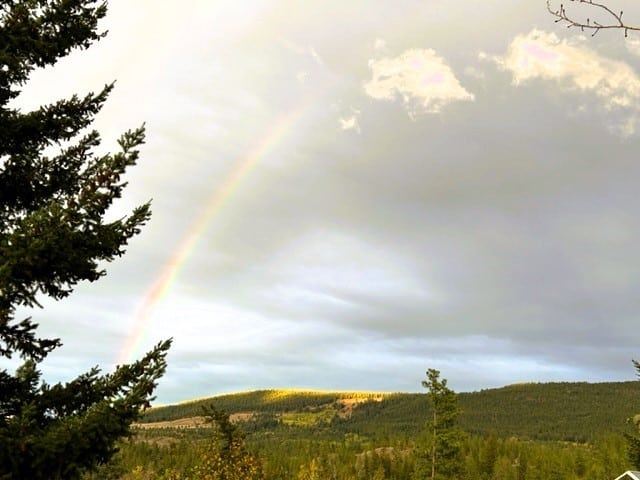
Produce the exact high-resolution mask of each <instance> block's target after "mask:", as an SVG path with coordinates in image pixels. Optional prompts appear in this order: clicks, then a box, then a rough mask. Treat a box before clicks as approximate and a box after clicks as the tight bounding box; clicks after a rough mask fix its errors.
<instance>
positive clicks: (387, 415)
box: [142, 382, 640, 442]
mask: <svg viewBox="0 0 640 480" xmlns="http://www.w3.org/2000/svg"><path fill="white" fill-rule="evenodd" d="M459 401H460V405H461V407H462V409H463V415H462V416H461V418H460V426H461V427H462V428H463V429H464V430H466V431H468V432H470V433H474V434H479V435H489V434H491V433H493V434H495V435H497V436H499V437H502V438H509V437H518V438H522V439H534V440H564V441H572V442H587V441H593V440H595V439H597V438H598V437H599V436H600V435H602V434H605V433H612V432H613V433H619V432H624V431H627V432H628V431H630V428H631V427H630V426H629V425H627V424H626V419H627V418H628V417H630V416H632V415H634V414H635V413H638V412H640V382H611V383H536V384H532V383H530V384H518V385H510V386H506V387H502V388H496V389H487V390H482V391H479V392H471V393H460V394H459ZM206 404H214V405H215V406H216V407H217V408H220V409H223V410H225V411H227V412H229V413H231V414H240V413H242V414H244V416H243V418H244V419H246V420H245V422H246V428H247V429H248V430H251V431H263V430H269V429H273V428H274V427H276V426H283V427H292V428H293V427H299V428H303V429H310V428H312V429H313V430H314V435H321V436H325V437H328V438H331V437H336V438H337V437H339V436H343V435H344V434H346V433H350V434H359V435H364V436H368V437H379V436H384V435H391V436H413V435H415V434H417V433H418V432H419V431H420V430H421V429H422V427H423V419H426V418H427V415H428V411H427V410H428V409H427V400H426V396H425V395H424V394H418V393H364V392H355V393H353V392H309V391H294V390H291V391H287V390H262V391H255V392H247V393H238V394H230V395H220V396H215V397H211V398H208V399H201V400H197V401H191V402H186V403H181V404H177V405H171V406H166V407H158V408H153V409H151V410H150V411H149V412H147V413H146V414H145V416H144V418H143V420H142V421H143V422H160V421H170V420H176V419H184V418H189V417H196V416H198V415H200V414H201V413H202V406H203V405H206Z"/></svg>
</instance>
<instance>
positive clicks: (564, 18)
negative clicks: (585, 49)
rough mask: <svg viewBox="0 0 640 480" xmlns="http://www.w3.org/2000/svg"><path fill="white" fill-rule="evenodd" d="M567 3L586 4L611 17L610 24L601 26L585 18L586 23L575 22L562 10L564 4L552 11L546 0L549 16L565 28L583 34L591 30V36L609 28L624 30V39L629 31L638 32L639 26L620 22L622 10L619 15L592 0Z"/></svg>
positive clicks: (571, 0)
mask: <svg viewBox="0 0 640 480" xmlns="http://www.w3.org/2000/svg"><path fill="white" fill-rule="evenodd" d="M569 1H570V2H576V3H586V4H587V5H589V6H590V7H594V8H595V9H600V10H601V11H604V12H605V13H606V14H607V16H608V17H611V18H612V20H611V23H606V24H601V23H599V22H597V21H591V19H590V18H589V17H587V20H586V21H579V20H576V18H575V17H572V16H569V15H568V14H567V11H566V10H565V8H564V4H562V3H561V4H560V8H559V9H557V10H554V9H553V8H551V4H550V0H547V10H548V11H549V13H551V15H553V16H554V17H556V23H558V22H565V23H566V24H567V28H571V27H577V28H579V29H580V30H581V31H583V32H584V31H585V30H591V31H592V32H593V33H592V34H591V36H594V35H595V34H596V33H598V32H599V31H600V30H605V29H611V28H617V29H621V30H624V36H625V37H626V36H627V35H628V33H629V31H630V30H632V31H640V26H635V25H629V24H626V23H625V22H624V21H623V20H622V14H623V13H624V11H622V10H621V11H620V13H616V12H614V11H613V10H611V8H609V7H608V6H607V5H606V4H604V3H597V2H594V1H593V0H569Z"/></svg>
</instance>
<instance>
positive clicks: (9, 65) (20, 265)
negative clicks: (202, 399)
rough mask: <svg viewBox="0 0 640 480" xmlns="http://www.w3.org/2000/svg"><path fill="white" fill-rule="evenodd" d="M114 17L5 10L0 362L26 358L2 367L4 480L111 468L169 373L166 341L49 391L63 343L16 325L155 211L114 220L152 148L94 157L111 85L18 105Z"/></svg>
mask: <svg viewBox="0 0 640 480" xmlns="http://www.w3.org/2000/svg"><path fill="white" fill-rule="evenodd" d="M105 14H106V4H105V3H103V2H102V1H94V0H5V1H2V2H0V357H5V358H11V357H12V356H16V355H17V356H19V357H20V358H22V359H23V361H24V363H23V364H22V365H21V366H20V368H18V369H17V371H16V372H15V373H14V374H11V373H9V372H8V371H7V370H2V371H0V478H1V479H32V480H37V479H44V478H46V479H62V478H77V477H78V476H79V475H80V473H81V472H82V471H84V470H90V469H92V468H93V467H94V466H95V465H96V464H99V463H102V462H105V461H107V460H108V459H109V458H110V457H111V455H112V454H113V453H114V451H115V450H116V449H115V447H114V444H115V441H116V440H117V439H118V438H121V437H122V436H123V435H126V434H127V433H128V428H129V425H130V423H131V422H132V421H133V420H134V419H136V418H137V416H138V414H139V412H140V410H141V409H142V408H144V407H146V406H148V404H149V402H150V400H151V399H152V393H153V390H154V388H155V386H156V383H157V380H158V379H159V378H160V377H161V376H162V374H163V373H164V371H165V368H166V363H165V356H166V353H167V350H168V348H169V345H170V342H169V341H166V342H162V343H160V344H158V345H157V346H156V347H155V348H154V349H153V350H152V351H151V352H149V353H148V354H147V355H146V356H145V357H144V358H143V359H142V360H140V361H138V362H135V363H133V364H131V365H122V366H119V367H118V368H117V369H116V370H115V372H113V373H112V374H108V375H100V371H99V369H98V368H94V369H92V370H90V371H89V372H87V373H85V374H83V375H80V376H79V377H78V378H76V379H75V380H72V381H70V382H68V383H66V384H56V385H48V384H46V383H45V382H43V381H42V380H41V375H40V372H39V370H38V364H39V363H40V362H42V361H43V360H44V359H45V357H46V356H47V355H48V354H49V353H50V352H51V351H52V350H54V349H55V348H57V347H60V346H61V341H60V339H57V338H39V336H38V335H37V332H36V330H37V327H38V325H37V323H35V322H34V321H33V320H32V319H31V318H26V319H21V318H16V317H17V313H16V312H17V309H18V308H31V307H37V306H39V303H38V295H46V296H49V297H51V298H53V299H55V300H59V299H62V298H64V297H66V296H68V295H69V294H70V293H71V292H72V290H73V288H74V286H75V285H76V284H77V283H78V282H80V281H82V280H88V281H95V280H98V279H99V278H100V277H102V276H103V275H104V274H105V272H104V269H103V268H102V266H101V264H102V262H109V261H111V260H113V259H114V258H115V257H118V256H121V255H122V254H123V253H124V247H125V246H126V244H127V242H128V240H129V239H130V238H131V237H132V236H134V235H135V234H137V233H138V232H139V230H140V227H141V226H142V225H143V224H144V223H145V222H146V221H147V220H148V218H149V215H150V209H149V205H148V204H144V205H142V206H140V207H138V208H136V209H135V210H134V211H133V212H132V213H131V214H130V215H129V216H127V217H124V218H122V219H120V220H116V221H111V222H107V221H106V220H105V214H106V212H107V210H108V208H109V207H110V205H111V204H112V202H113V201H114V199H116V198H118V197H120V195H121V193H122V190H123V188H124V187H125V185H126V183H125V182H123V181H122V176H123V174H124V173H125V171H126V170H127V168H129V167H131V166H133V165H134V164H135V163H136V160H137V158H138V147H139V146H140V145H141V144H142V143H143V142H144V128H138V129H136V130H133V131H129V132H126V133H125V134H123V135H122V137H121V138H120V140H119V146H120V150H119V151H118V152H117V153H115V154H106V155H101V156H97V155H96V154H94V153H93V150H94V149H95V148H96V147H98V145H99V144H100V136H99V134H98V133H97V132H96V131H94V130H90V129H88V127H89V126H90V125H91V122H92V121H93V119H94V117H95V115H96V114H97V113H98V112H99V111H100V109H101V107H102V105H103V104H104V102H105V101H106V99H107V96H108V94H109V92H111V90H112V88H113V84H111V85H106V86H105V87H104V88H103V89H102V91H100V92H99V93H97V94H94V93H89V94H87V95H86V96H84V97H82V98H81V97H78V96H75V95H74V96H73V97H71V98H70V99H66V100H59V101H57V102H55V103H52V104H49V105H45V106H42V107H40V108H38V109H36V110H34V111H27V112H24V111H21V110H19V109H18V108H15V107H13V106H12V105H11V101H12V100H13V99H14V98H16V97H17V96H18V95H19V94H20V91H21V88H22V87H23V86H24V84H25V83H26V81H27V80H28V78H29V74H30V73H31V72H32V71H33V70H34V69H35V68H40V67H45V66H47V65H53V64H55V63H56V61H57V60H58V59H59V58H61V57H64V56H66V55H67V54H69V53H70V52H71V51H72V50H74V49H85V48H88V47H89V46H90V45H91V44H92V43H93V42H95V41H97V40H99V39H100V38H101V37H102V36H103V35H104V34H103V33H100V32H99V31H98V21H99V20H100V19H101V18H103V17H104V15H105Z"/></svg>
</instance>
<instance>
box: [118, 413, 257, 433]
mask: <svg viewBox="0 0 640 480" xmlns="http://www.w3.org/2000/svg"><path fill="white" fill-rule="evenodd" d="M254 416H255V413H254V412H239V413H232V414H231V415H229V419H230V420H231V421H232V422H247V421H249V420H251V419H252V418H253V417H254ZM131 426H132V427H133V428H141V429H144V430H146V429H152V428H203V427H205V428H207V427H210V426H211V423H209V422H207V417H202V416H200V417H188V418H179V419H177V420H167V421H165V422H150V423H133V424H132V425H131Z"/></svg>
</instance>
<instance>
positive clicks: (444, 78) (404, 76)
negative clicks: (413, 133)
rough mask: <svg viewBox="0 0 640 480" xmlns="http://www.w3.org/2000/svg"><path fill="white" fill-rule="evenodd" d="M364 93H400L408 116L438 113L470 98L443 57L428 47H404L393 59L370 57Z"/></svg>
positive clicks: (391, 95) (381, 96) (391, 97)
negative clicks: (368, 77) (369, 74)
mask: <svg viewBox="0 0 640 480" xmlns="http://www.w3.org/2000/svg"><path fill="white" fill-rule="evenodd" d="M369 68H370V69H371V72H372V79H371V80H370V81H369V82H367V83H366V84H365V85H364V89H365V92H366V93H367V95H369V96H370V97H372V98H375V99H378V100H394V99H395V98H396V97H397V96H400V97H401V98H402V100H403V103H404V104H405V106H406V108H407V110H408V112H409V115H410V116H411V117H412V118H415V117H416V116H418V115H422V114H425V113H438V112H440V111H441V110H442V108H443V107H444V106H446V105H447V104H449V103H451V102H454V101H462V100H473V99H474V96H473V94H471V93H469V92H468V91H467V90H465V89H464V87H462V85H460V82H459V81H458V79H457V78H456V76H455V75H454V74H453V71H452V70H451V68H450V67H449V66H448V65H447V64H446V63H445V61H444V59H443V58H442V57H440V56H438V55H437V54H436V53H435V51H433V50H431V49H426V50H422V49H412V50H407V51H405V52H404V53H402V54H401V55H399V56H397V57H395V58H382V59H379V60H370V61H369Z"/></svg>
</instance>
